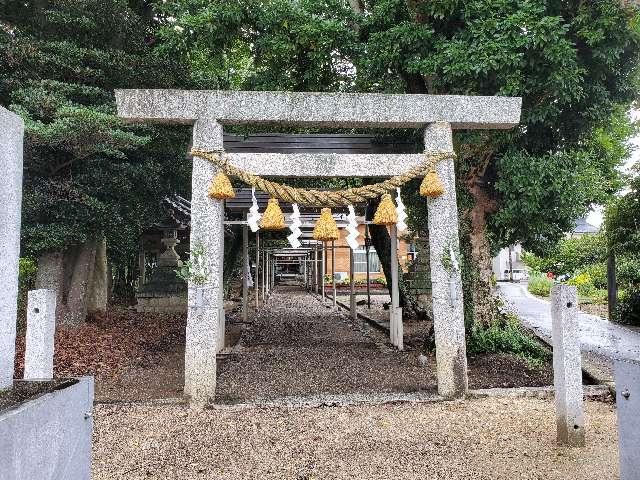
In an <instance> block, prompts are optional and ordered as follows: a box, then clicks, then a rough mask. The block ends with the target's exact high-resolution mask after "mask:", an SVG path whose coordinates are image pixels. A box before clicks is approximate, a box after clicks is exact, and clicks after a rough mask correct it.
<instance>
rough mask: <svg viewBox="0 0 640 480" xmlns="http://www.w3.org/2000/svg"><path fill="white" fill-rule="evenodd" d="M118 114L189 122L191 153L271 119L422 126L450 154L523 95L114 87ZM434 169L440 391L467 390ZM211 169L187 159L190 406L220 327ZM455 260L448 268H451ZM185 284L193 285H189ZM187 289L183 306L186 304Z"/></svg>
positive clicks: (450, 204)
mask: <svg viewBox="0 0 640 480" xmlns="http://www.w3.org/2000/svg"><path fill="white" fill-rule="evenodd" d="M116 101H117V105H118V114H119V115H120V116H121V117H122V118H124V119H126V120H128V121H132V122H150V121H152V122H162V123H174V124H190V125H193V147H194V148H199V149H203V150H223V138H222V134H223V125H225V124H230V125H232V124H259V123H278V124H283V125H300V126H315V127H334V128H335V127H347V128H363V127H364V128H423V129H424V144H425V152H440V151H451V150H452V149H453V142H452V129H474V128H478V129H492V128H501V129H504V128H511V127H513V126H515V125H517V124H518V123H519V121H520V110H521V103H522V101H521V99H520V98H515V97H481V96H477V97H470V96H456V95H386V94H351V93H304V92H294V93H291V92H237V91H199V90H196V91H183V90H117V91H116ZM229 160H230V162H231V163H232V164H233V165H235V166H237V167H239V168H243V169H246V170H248V171H251V172H253V173H255V174H257V175H265V176H281V177H390V176H394V175H398V174H400V173H403V172H405V171H406V170H408V169H410V168H412V167H414V166H416V165H419V164H421V163H422V162H423V161H424V156H423V155H421V154H331V153H329V154H326V153H321V154H309V153H299V154H277V153H234V154H230V155H229ZM436 171H437V173H438V175H439V176H440V179H441V180H442V183H443V185H444V187H445V193H444V194H443V195H441V196H440V197H438V198H435V199H429V200H428V212H429V244H430V255H431V281H432V295H433V318H434V330H435V341H436V362H437V378H438V393H439V394H440V395H442V396H444V397H448V398H455V397H461V396H463V395H464V394H465V392H466V390H467V383H468V382H467V358H466V352H465V328H464V313H463V302H462V282H461V279H460V272H459V270H457V269H455V268H454V269H452V268H451V262H447V263H448V264H449V266H448V267H447V266H445V265H444V264H443V261H442V259H443V257H446V256H448V255H450V252H451V251H453V252H459V239H458V210H457V204H456V190H455V173H454V162H453V160H445V161H441V162H439V163H438V164H437V166H436ZM216 172H217V168H216V167H215V166H214V165H213V164H211V163H209V162H208V161H206V160H204V159H202V158H199V157H194V158H193V173H192V194H191V195H192V197H191V212H192V217H191V218H192V221H191V246H192V247H193V246H194V245H202V246H203V247H204V249H205V251H206V264H207V267H208V271H209V272H210V274H209V278H208V280H207V289H206V290H205V298H204V302H203V304H204V307H203V308H199V309H194V308H189V314H188V320H187V331H186V350H185V388H184V391H185V394H186V395H187V396H189V397H190V400H191V401H192V402H193V403H195V404H205V403H207V402H210V401H213V399H214V397H215V388H216V352H217V336H218V332H221V331H223V330H222V328H221V326H223V325H224V310H223V308H222V293H223V283H222V271H223V268H222V262H223V255H224V245H223V241H224V240H223V239H224V236H223V222H224V210H223V209H224V206H223V203H222V202H219V201H217V200H212V199H210V198H209V197H208V196H207V189H208V186H209V183H210V181H211V179H212V178H213V176H214V175H215V173H216ZM454 263H455V262H454ZM190 287H192V286H191V285H190ZM194 295H195V294H194V289H193V288H189V303H190V304H192V302H193V301H194V299H193V297H194Z"/></svg>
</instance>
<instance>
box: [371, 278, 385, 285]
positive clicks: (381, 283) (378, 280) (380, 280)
mask: <svg viewBox="0 0 640 480" xmlns="http://www.w3.org/2000/svg"><path fill="white" fill-rule="evenodd" d="M373 283H377V284H378V285H385V286H386V285H387V279H386V278H385V277H378V278H376V279H375V280H374V281H373Z"/></svg>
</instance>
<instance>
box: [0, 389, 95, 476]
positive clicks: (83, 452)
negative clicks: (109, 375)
mask: <svg viewBox="0 0 640 480" xmlns="http://www.w3.org/2000/svg"><path fill="white" fill-rule="evenodd" d="M92 410H93V377H83V378H81V379H79V382H78V383H76V384H73V385H71V386H68V387H66V388H63V389H61V390H56V391H54V392H51V393H47V394H45V395H42V396H41V397H36V398H34V399H33V400H28V401H26V402H25V403H22V404H20V405H18V406H17V407H15V408H10V409H9V410H6V411H3V412H0V452H1V454H0V477H1V478H7V479H11V480H35V479H42V480H45V479H51V480H54V479H64V480H89V479H90V478H91V435H92V432H93V419H92V413H91V412H92Z"/></svg>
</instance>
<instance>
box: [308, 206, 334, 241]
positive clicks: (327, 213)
mask: <svg viewBox="0 0 640 480" xmlns="http://www.w3.org/2000/svg"><path fill="white" fill-rule="evenodd" d="M339 237H340V235H339V233H338V225H336V221H335V219H334V218H333V215H331V209H330V208H323V209H322V210H320V218H318V221H317V222H316V225H315V227H313V238H314V239H315V240H322V241H323V242H328V241H331V240H338V238H339Z"/></svg>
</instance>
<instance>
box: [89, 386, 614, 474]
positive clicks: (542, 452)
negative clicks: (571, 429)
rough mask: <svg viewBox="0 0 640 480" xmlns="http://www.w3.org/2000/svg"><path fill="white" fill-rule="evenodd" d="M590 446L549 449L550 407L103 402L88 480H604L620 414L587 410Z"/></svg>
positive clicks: (478, 402)
mask: <svg viewBox="0 0 640 480" xmlns="http://www.w3.org/2000/svg"><path fill="white" fill-rule="evenodd" d="M586 413H587V425H586V432H587V447H585V448H582V449H569V448H560V447H557V446H556V443H555V417H554V406H553V402H552V401H551V400H548V399H539V398H517V399H511V398H509V399H505V398H483V399H474V400H467V401H464V402H442V403H431V404H428V403H427V404H407V403H403V404H397V405H377V406H372V405H357V406H348V407H321V408H246V407H233V406H225V407H217V408H214V409H211V410H205V411H197V410H190V409H189V408H187V407H184V406H178V405H173V406H141V405H137V406H124V405H120V406H117V405H98V406H97V407H96V412H95V434H94V462H93V478H94V480H103V479H104V480H106V479H109V480H117V479H127V480H136V479H162V480H171V479H180V480H189V479H211V478H215V479H258V478H259V479H313V478H316V479H354V478H357V479H387V478H394V479H474V480H475V479H544V480H552V479H558V480H560V479H562V480H565V479H602V478H616V477H617V475H618V473H617V472H618V467H617V462H618V454H617V442H616V433H615V428H616V427H615V407H614V406H613V405H611V404H608V403H602V402H591V401H590V402H587V403H586Z"/></svg>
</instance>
